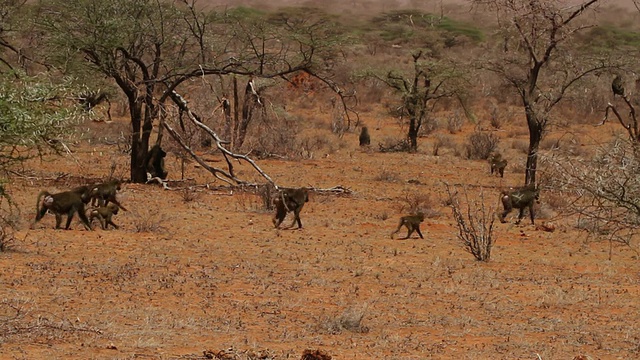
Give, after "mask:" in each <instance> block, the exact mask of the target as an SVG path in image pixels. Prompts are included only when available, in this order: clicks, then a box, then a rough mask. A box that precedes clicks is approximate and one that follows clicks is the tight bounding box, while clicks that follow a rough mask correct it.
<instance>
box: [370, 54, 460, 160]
mask: <svg viewBox="0 0 640 360" xmlns="http://www.w3.org/2000/svg"><path fill="white" fill-rule="evenodd" d="M411 56H412V58H413V73H412V74H411V76H409V77H405V76H403V75H402V74H401V73H399V72H398V71H395V70H393V71H389V72H388V73H387V75H386V76H385V77H382V76H376V77H377V78H378V79H379V80H381V81H383V82H385V83H386V84H387V85H388V86H389V87H391V88H393V89H395V90H396V91H398V92H399V93H401V94H402V114H403V115H404V114H406V115H407V117H408V118H409V129H408V132H407V139H408V140H409V151H412V152H415V151H417V150H418V134H419V133H420V128H421V127H422V123H423V121H424V119H425V117H426V116H427V114H428V113H429V112H430V111H431V110H432V109H433V106H434V105H435V103H436V102H437V100H439V99H442V98H446V97H452V96H455V95H456V94H457V93H458V91H459V88H460V86H459V81H460V80H461V79H462V77H461V74H460V73H459V72H458V71H457V70H456V68H455V65H454V64H453V62H451V61H449V60H438V59H434V58H429V57H428V55H427V54H425V53H424V51H418V52H417V53H414V54H412V55H411Z"/></svg>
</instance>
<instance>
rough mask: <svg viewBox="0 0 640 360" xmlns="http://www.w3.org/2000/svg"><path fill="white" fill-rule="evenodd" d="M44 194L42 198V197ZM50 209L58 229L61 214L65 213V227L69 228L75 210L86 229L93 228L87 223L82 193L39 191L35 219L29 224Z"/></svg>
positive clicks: (40, 217) (38, 219)
mask: <svg viewBox="0 0 640 360" xmlns="http://www.w3.org/2000/svg"><path fill="white" fill-rule="evenodd" d="M43 196H44V198H43ZM47 210H48V211H51V212H52V213H53V214H54V215H55V216H56V229H60V223H61V222H62V215H63V214H66V215H67V224H66V226H65V229H67V230H68V229H69V226H70V225H71V219H73V215H74V214H75V213H76V212H77V213H78V217H79V218H80V220H81V221H82V224H83V225H84V227H85V228H86V229H87V230H93V229H92V228H91V225H90V224H89V219H87V216H86V215H85V213H84V200H83V198H82V195H81V194H79V193H76V192H73V191H65V192H61V193H57V194H51V193H49V192H48V191H41V192H40V193H39V194H38V200H37V203H36V219H35V221H34V222H33V224H32V225H31V227H32V228H33V226H34V225H35V224H36V223H37V222H38V221H40V219H42V217H43V216H44V214H46V213H47Z"/></svg>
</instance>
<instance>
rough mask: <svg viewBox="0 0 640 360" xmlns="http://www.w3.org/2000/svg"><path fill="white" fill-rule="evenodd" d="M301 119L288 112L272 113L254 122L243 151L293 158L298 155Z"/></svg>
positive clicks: (259, 155) (262, 157)
mask: <svg viewBox="0 0 640 360" xmlns="http://www.w3.org/2000/svg"><path fill="white" fill-rule="evenodd" d="M303 121H304V120H303V119H302V118H301V117H299V116H290V115H288V114H274V115H273V116H270V117H269V119H265V120H264V121H261V122H259V123H258V124H256V126H255V128H251V129H250V133H249V134H248V135H247V139H246V141H245V144H244V145H243V149H244V151H251V152H252V154H254V155H255V156H257V157H258V158H261V159H265V158H270V157H276V156H277V157H285V158H295V157H298V156H300V149H299V144H298V136H299V134H300V132H301V131H302V129H301V124H302V123H303Z"/></svg>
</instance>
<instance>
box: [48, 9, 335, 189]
mask: <svg viewBox="0 0 640 360" xmlns="http://www.w3.org/2000/svg"><path fill="white" fill-rule="evenodd" d="M39 20H40V25H41V26H42V28H43V29H44V30H46V33H47V34H48V35H49V36H50V38H49V39H48V40H49V42H48V43H49V44H50V45H52V47H51V48H50V50H51V60H52V61H53V60H54V59H53V58H54V57H57V58H63V60H64V61H63V62H58V63H59V64H61V65H65V64H66V65H68V64H74V65H75V66H79V65H82V64H84V65H88V67H89V69H90V70H91V71H93V72H94V73H100V74H102V75H104V76H106V77H109V78H111V79H113V81H114V82H115V83H116V84H117V86H118V87H119V88H120V90H121V91H122V92H123V93H124V94H125V96H126V98H127V100H128V107H129V116H130V118H131V134H132V136H131V142H132V143H131V180H132V181H133V182H145V181H146V180H147V178H146V167H145V164H144V159H145V157H146V153H147V151H148V149H149V147H150V146H149V145H150V144H149V141H150V137H151V133H152V130H153V128H154V126H156V125H157V120H158V118H159V114H160V111H161V108H162V106H163V104H164V103H165V102H166V101H174V102H175V103H176V105H177V106H178V107H180V108H183V105H182V104H181V100H179V99H178V98H177V97H176V96H175V95H174V94H175V93H176V91H180V90H181V88H182V86H183V84H185V82H187V81H188V80H190V79H193V78H196V77H207V76H216V77H218V78H221V77H235V76H238V77H243V78H247V79H249V80H248V85H247V91H246V92H245V98H244V109H243V112H242V119H237V117H236V121H237V123H236V127H234V130H235V129H236V128H237V129H238V132H237V136H236V138H235V140H236V142H238V143H241V142H242V141H243V139H244V133H245V132H246V127H247V126H248V124H249V122H250V121H251V119H252V117H253V116H254V114H255V113H256V111H254V110H256V109H257V107H256V106H255V104H259V102H260V98H259V94H258V93H257V92H256V91H253V90H255V87H254V86H253V85H254V82H253V79H254V78H273V79H278V78H283V77H286V76H287V75H289V74H294V73H297V72H309V73H313V74H315V75H317V76H324V75H326V74H327V72H326V71H320V70H316V68H318V69H324V68H325V67H324V64H325V63H326V61H329V60H328V59H326V58H325V56H330V55H332V54H331V53H330V52H329V51H328V50H327V48H328V47H331V46H332V45H333V43H332V42H331V41H329V38H330V37H332V36H334V32H333V30H330V29H331V26H330V24H328V23H327V22H326V21H325V19H323V18H314V17H304V16H300V17H298V18H295V17H293V16H289V17H287V16H281V17H279V18H277V19H270V18H254V17H246V16H243V14H234V13H233V12H226V13H216V12H209V13H205V12H203V11H200V10H197V7H196V6H195V0H190V1H183V2H180V3H178V2H162V1H155V0H141V1H128V0H104V1H91V0H52V1H50V2H46V3H45V4H43V16H41V18H40V19H39ZM294 20H295V21H294ZM319 64H320V65H319ZM318 74H320V75H318ZM249 88H251V91H249ZM239 104H240V100H239V99H238V96H237V95H235V94H234V104H233V105H234V106H235V108H236V110H235V111H236V114H237V109H238V107H242V105H239ZM165 128H166V126H165ZM169 133H170V134H171V135H172V136H174V134H173V133H171V132H169ZM221 141H222V143H225V142H227V141H229V140H228V139H221ZM178 142H179V143H180V141H178ZM236 145H237V144H236ZM229 172H230V171H229ZM230 178H231V179H234V177H233V176H231V177H230Z"/></svg>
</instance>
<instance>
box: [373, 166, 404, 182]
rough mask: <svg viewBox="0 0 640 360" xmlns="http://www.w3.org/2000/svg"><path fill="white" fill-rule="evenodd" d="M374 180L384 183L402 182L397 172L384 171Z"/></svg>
mask: <svg viewBox="0 0 640 360" xmlns="http://www.w3.org/2000/svg"><path fill="white" fill-rule="evenodd" d="M373 180H375V181H384V182H398V181H400V175H398V174H397V173H396V172H395V171H391V170H388V169H382V171H380V173H379V174H378V175H376V176H375V177H374V178H373Z"/></svg>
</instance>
